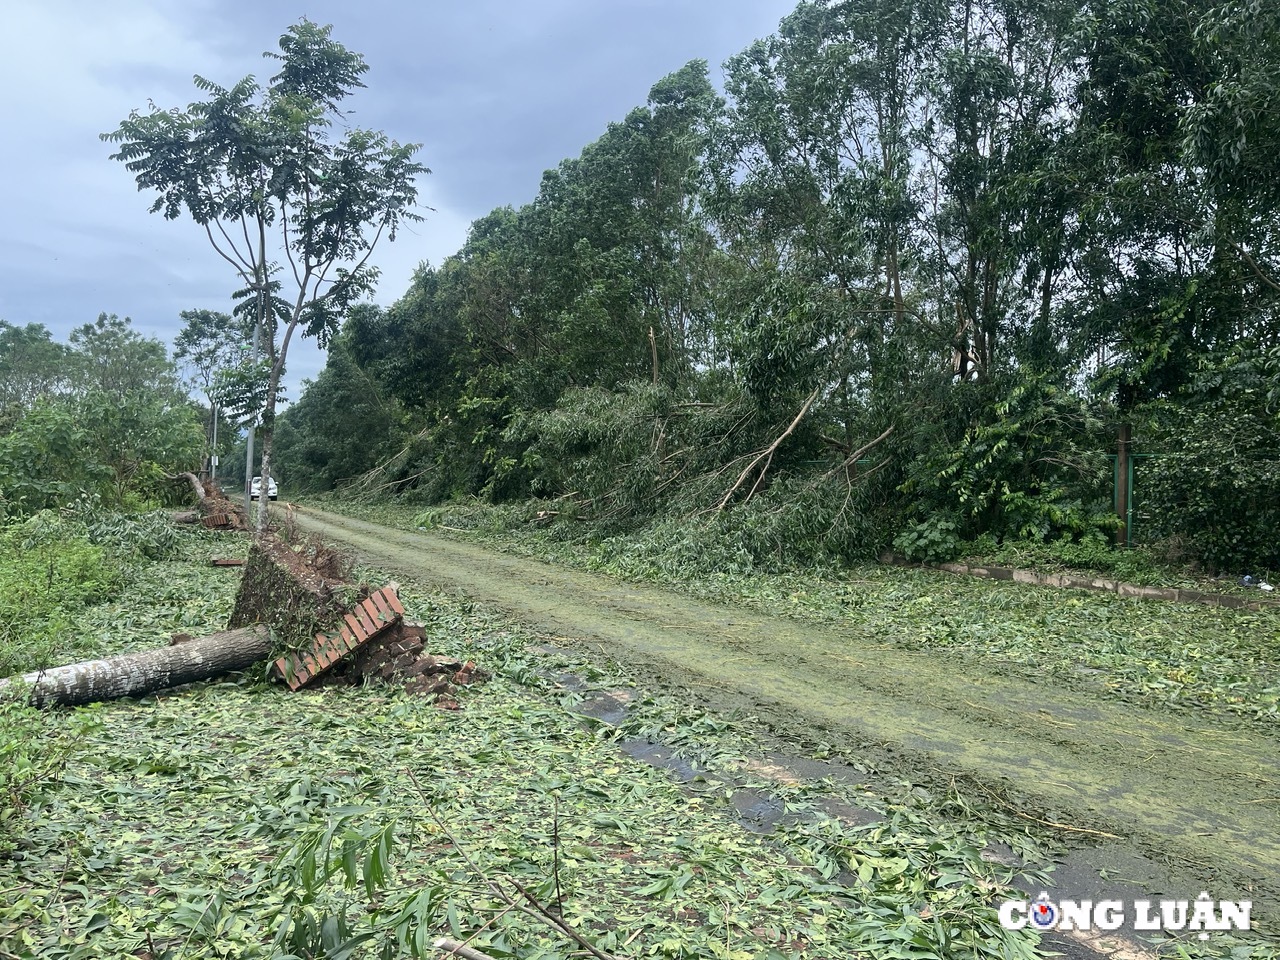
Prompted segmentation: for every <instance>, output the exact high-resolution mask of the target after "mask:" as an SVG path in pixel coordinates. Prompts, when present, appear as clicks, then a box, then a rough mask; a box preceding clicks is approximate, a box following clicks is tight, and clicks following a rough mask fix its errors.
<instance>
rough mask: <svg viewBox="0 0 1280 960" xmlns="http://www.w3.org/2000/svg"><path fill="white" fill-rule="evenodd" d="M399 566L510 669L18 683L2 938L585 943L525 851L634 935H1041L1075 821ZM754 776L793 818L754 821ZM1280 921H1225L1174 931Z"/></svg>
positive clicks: (114, 942) (148, 586)
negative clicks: (738, 710) (871, 757)
mask: <svg viewBox="0 0 1280 960" xmlns="http://www.w3.org/2000/svg"><path fill="white" fill-rule="evenodd" d="M240 542H241V543H243V541H240ZM229 546H230V543H229V541H228V540H227V539H226V538H225V537H224V538H217V537H214V536H213V535H210V534H204V533H199V532H196V531H192V530H186V531H183V533H182V534H181V535H180V537H179V542H178V543H177V545H176V547H175V549H174V550H173V552H171V553H170V554H169V556H168V559H149V560H145V561H142V562H140V563H139V565H138V566H137V567H136V568H135V570H134V572H133V575H132V576H131V577H129V578H127V579H126V580H122V581H121V585H120V586H119V587H118V588H117V589H116V590H115V591H114V592H113V594H112V595H111V596H110V598H109V599H107V600H105V601H104V602H101V603H97V604H93V605H90V606H87V607H83V608H81V609H80V610H79V611H78V612H77V614H76V615H75V616H73V617H71V618H70V629H71V636H74V637H80V636H82V635H88V634H98V635H99V636H100V640H99V641H98V645H97V646H93V647H91V648H90V647H84V648H82V652H89V651H90V650H92V652H104V653H105V652H119V651H120V650H122V649H128V648H130V647H137V646H149V645H153V644H154V643H155V642H156V638H158V637H161V636H163V635H165V634H167V633H168V632H172V631H178V630H185V631H194V632H201V631H204V630H208V629H212V628H213V627H215V626H216V625H218V624H219V623H220V622H221V621H224V620H225V617H226V615H227V613H228V611H229V609H230V606H231V602H232V596H233V593H234V589H235V584H236V580H237V574H236V572H235V571H234V570H227V569H215V568H212V567H210V566H209V565H208V558H209V556H211V555H215V554H216V555H219V556H225V555H228V554H229V553H232V552H233V551H231V550H229ZM362 576H364V577H365V578H367V579H370V580H372V581H376V580H379V579H381V577H380V575H378V574H377V573H376V572H373V571H365V572H363V574H362ZM402 595H403V598H404V602H405V605H406V609H407V610H408V612H409V613H410V615H412V616H414V617H416V618H417V619H420V620H421V621H423V622H424V623H425V624H426V625H427V628H428V635H429V637H430V639H431V643H430V645H431V646H432V647H433V648H436V649H442V650H447V651H448V652H450V653H453V654H455V655H458V656H468V657H475V658H476V659H478V660H479V661H481V662H482V663H484V664H485V665H486V666H487V667H488V668H489V669H491V670H492V671H493V673H494V675H495V676H494V679H493V680H492V681H490V682H489V683H488V684H486V685H484V686H483V687H478V688H473V689H472V690H471V691H469V693H468V696H467V697H466V698H465V702H464V703H463V710H462V711H461V712H458V713H452V712H449V711H442V710H438V709H435V708H433V707H431V706H429V705H427V704H426V703H425V702H424V701H422V700H421V699H418V698H415V697H413V696H410V695H407V694H405V693H403V692H399V691H396V690H393V689H387V688H377V687H366V688H328V689H323V690H320V691H316V692H312V693H304V694H289V693H287V692H285V691H283V690H282V689H281V688H279V687H277V686H275V685H269V684H266V683H264V682H263V680H262V679H261V678H259V677H257V676H240V677H232V678H230V679H229V680H228V681H224V682H221V683H211V684H202V685H198V686H195V687H192V688H188V689H185V690H178V691H173V692H171V693H165V694H163V695H159V696H156V697H148V698H144V699H142V700H139V701H125V702H117V703H107V704H98V705H94V706H91V707H86V708H80V709H77V710H65V711H51V712H43V713H42V712H36V711H32V710H28V709H26V708H21V707H14V706H6V707H5V711H6V712H5V714H4V715H3V716H4V718H5V722H6V723H7V724H9V726H8V727H6V728H5V731H4V732H5V736H11V735H12V734H11V731H12V729H13V726H14V720H20V722H21V723H22V724H25V725H26V731H27V733H28V734H32V735H34V736H35V737H37V739H34V740H28V741H27V743H28V744H29V745H34V747H35V749H34V750H31V749H30V746H29V748H28V753H27V756H28V757H32V756H34V757H35V758H36V759H37V760H38V761H39V763H41V764H43V765H44V767H43V768H42V770H41V771H40V772H41V775H40V776H39V777H38V778H37V779H34V780H33V779H31V777H30V776H29V777H28V780H29V782H27V783H25V784H24V785H23V788H22V789H23V792H22V794H21V802H20V803H19V804H17V805H16V806H15V807H14V808H13V812H12V813H11V815H10V816H9V818H8V821H9V822H7V823H6V824H5V825H4V826H5V833H4V839H5V843H4V845H3V847H2V848H0V889H3V890H4V891H5V897H4V898H3V900H2V901H0V956H4V957H6V958H8V957H22V958H28V957H31V958H46V957H64V958H74V957H83V958H89V957H93V958H114V957H121V958H123V957H131V956H143V955H145V956H150V957H153V958H161V957H168V958H178V957H182V956H194V955H200V956H211V957H264V958H265V957H287V956H294V957H299V958H305V957H320V956H325V957H343V956H352V957H359V956H369V957H373V956H383V957H392V956H431V955H433V952H432V951H431V950H430V949H429V946H430V944H431V943H432V942H433V941H434V939H435V938H436V937H437V936H438V935H440V934H441V933H446V934H451V935H453V936H455V937H456V938H458V939H468V938H472V937H474V939H473V940H472V942H473V943H474V944H475V945H476V946H477V947H479V948H481V949H484V950H486V951H488V952H490V953H491V954H492V955H493V956H497V957H503V956H510V957H520V958H526V960H528V958H535V957H543V958H563V957H566V956H568V955H570V953H571V952H572V951H573V950H575V949H577V948H578V946H577V945H576V944H570V943H568V942H566V941H564V940H563V939H562V938H557V937H555V936H553V935H552V934H551V932H550V931H549V929H548V928H547V927H546V926H545V925H542V924H538V923H534V922H532V921H531V920H530V919H529V918H528V917H527V916H526V915H524V914H521V913H519V912H518V911H514V910H511V909H509V906H508V904H506V903H505V902H503V900H502V898H501V897H500V896H499V895H498V893H496V892H495V890H494V888H493V886H492V884H495V883H496V884H498V885H499V887H500V888H501V889H504V890H506V891H508V892H510V893H514V891H515V887H514V886H512V881H516V882H519V883H520V884H521V885H523V886H524V887H525V888H526V889H528V890H529V891H530V892H531V893H532V894H533V895H534V897H535V898H536V899H537V900H538V901H539V902H541V903H543V904H546V905H555V906H556V907H557V909H558V910H559V911H560V915H562V916H564V917H565V918H568V919H569V920H570V921H571V922H572V923H573V925H574V926H575V928H576V929H578V930H579V931H580V932H581V933H583V934H584V935H586V936H588V937H589V938H590V939H591V940H592V942H593V944H594V945H596V946H597V947H598V948H600V949H602V950H606V951H609V952H611V953H615V954H617V955H619V956H648V957H665V958H688V960H692V958H695V957H699V958H701V957H720V958H726V960H734V958H740V960H785V958H793V957H818V956H823V957H826V956H830V957H835V956H840V957H852V956H874V957H892V956H898V957H921V958H924V957H937V956H951V955H954V956H969V957H993V958H994V957H1004V958H1010V957H1014V958H1016V957H1027V958H1030V957H1032V956H1034V952H1033V951H1034V950H1035V946H1036V938H1035V936H1034V934H1030V933H1026V932H1023V933H1010V932H1006V931H1003V930H1001V929H1000V928H999V926H998V924H997V922H996V919H995V913H994V907H993V904H994V903H995V902H996V901H998V900H999V899H1000V898H1001V897H1002V896H1003V895H1004V894H1005V892H1006V891H1007V890H1008V889H1009V887H1008V884H1009V883H1010V882H1011V881H1012V880H1013V878H1014V875H1015V874H1016V873H1018V872H1025V871H1031V872H1032V873H1033V874H1035V873H1037V872H1038V871H1040V870H1041V869H1042V868H1043V865H1044V864H1046V863H1047V861H1048V858H1049V856H1050V855H1051V854H1052V853H1053V852H1054V851H1055V850H1056V849H1057V843H1058V841H1056V840H1055V839H1053V837H1051V836H1049V835H1048V834H1044V833H1042V832H1041V831H1040V828H1038V827H1036V826H1035V825H1034V824H1029V823H1028V822H1027V821H1025V820H1022V819H1019V818H1016V817H1012V816H1010V815H1009V814H1008V813H1007V812H1006V811H1003V810H996V809H993V808H991V807H990V805H989V804H988V803H987V802H986V798H985V797H984V796H982V795H980V794H979V795H973V794H969V793H967V792H966V791H965V790H964V789H963V788H953V789H952V790H950V791H938V792H934V791H930V790H926V789H924V788H922V787H919V786H917V785H913V784H911V783H908V782H903V781H899V780H896V779H894V777H893V775H892V774H885V773H873V772H868V773H866V774H865V776H864V777H859V778H857V779H855V780H852V781H851V780H848V779H840V780H836V779H830V780H820V779H807V778H804V777H798V776H791V775H789V774H785V773H784V774H783V775H781V776H780V775H779V773H778V770H777V768H776V766H775V765H774V764H773V763H772V762H771V761H770V758H769V755H768V752H767V751H768V749H769V744H768V742H767V741H763V742H762V741H761V738H760V735H759V731H758V730H756V728H755V726H754V724H753V721H752V718H750V717H722V716H716V715H711V714H707V713H705V712H704V711H703V710H702V709H700V708H699V707H698V706H697V704H696V703H693V702H690V700H689V698H688V697H686V696H685V695H684V694H683V693H681V692H680V691H670V692H664V691H661V690H645V689H640V688H637V687H636V686H635V684H634V681H633V680H632V679H631V678H629V677H627V676H624V675H622V674H620V673H617V672H615V671H613V670H612V669H611V668H610V667H609V666H608V665H607V664H598V663H593V662H591V661H587V660H583V659H579V658H578V657H577V656H576V655H574V654H573V653H571V652H567V651H563V650H561V651H559V652H555V651H552V650H549V649H548V648H547V647H546V644H547V643H548V638H542V637H538V636H535V635H530V634H529V633H528V632H527V631H526V630H525V629H524V628H522V627H521V626H520V625H518V624H515V623H512V622H509V621H506V620H504V619H502V618H501V617H500V616H497V615H495V614H493V613H490V612H488V611H486V610H483V609H479V608H477V607H475V606H474V605H473V604H472V603H471V602H470V601H468V600H466V599H465V598H459V597H452V596H447V595H440V594H433V593H425V592H421V591H419V590H418V589H416V588H414V587H413V585H412V584H409V585H406V586H405V587H404V589H403V590H402ZM551 642H554V641H551ZM604 692H607V693H609V694H611V695H613V696H616V697H618V698H620V702H626V703H627V705H628V709H627V710H626V711H625V713H624V714H623V715H622V717H621V718H620V719H614V720H613V721H612V722H606V721H603V720H597V719H592V717H591V715H590V713H588V714H586V715H579V714H577V713H576V712H575V710H576V708H577V707H578V705H579V704H580V703H581V702H582V699H583V698H584V697H588V698H590V697H592V696H596V695H599V694H600V693H604ZM3 742H5V741H4V740H3V739H2V738H0V743H3ZM646 742H652V743H659V744H662V745H664V746H665V748H666V749H668V750H670V751H671V753H672V754H673V755H674V756H675V757H677V758H679V759H678V760H677V761H673V762H672V763H671V764H668V765H667V766H669V767H671V768H672V769H675V770H679V771H682V774H681V779H683V780H684V781H685V782H684V783H683V784H681V783H679V782H677V780H676V779H674V778H673V775H672V774H671V773H669V772H668V771H667V769H665V768H664V767H663V766H662V765H661V764H660V765H659V766H656V767H655V766H651V765H649V764H646V763H642V762H640V761H638V760H635V759H632V757H631V756H630V755H629V754H628V753H627V751H626V750H625V749H623V748H625V747H627V745H628V744H642V743H646ZM811 749H813V750H815V751H816V753H817V755H819V756H824V755H825V752H824V748H822V747H821V745H816V746H814V747H812V748H811ZM10 756H11V757H12V754H10ZM4 769H18V770H21V769H23V768H22V765H21V762H19V763H16V764H7V765H6V766H5V768H4ZM742 792H745V793H746V794H748V795H749V796H750V797H751V798H752V799H753V802H754V801H760V800H763V802H765V803H766V804H767V805H768V806H769V808H770V809H772V810H775V811H776V813H777V815H778V816H780V817H781V819H780V820H779V821H778V822H777V824H776V825H775V826H773V827H772V828H766V829H765V830H764V832H760V831H759V830H758V829H757V830H755V831H753V830H749V829H746V824H744V822H743V821H742V820H740V819H739V814H738V812H737V809H736V808H735V806H734V805H733V799H734V797H735V796H736V795H737V794H739V793H742ZM833 804H834V806H833ZM1001 850H1003V851H1004V853H1002V854H999V855H993V851H1001ZM1010 851H1012V854H1011V853H1010ZM1011 855H1012V857H1013V859H1014V860H1015V861H1016V862H1017V863H1018V864H1019V866H1017V867H1013V866H1008V865H1006V863H1005V862H1003V861H1008V860H1009V858H1010V856H1011ZM1039 879H1040V880H1042V881H1045V882H1048V879H1049V878H1048V877H1046V876H1044V875H1041V876H1040V878H1039ZM1166 949H1172V947H1170V946H1168V945H1167V946H1166ZM1265 951H1266V945H1265V943H1263V942H1262V941H1250V940H1247V939H1234V938H1222V937H1219V938H1215V940H1214V941H1213V942H1212V943H1209V944H1201V943H1199V942H1198V941H1194V940H1189V941H1187V942H1186V943H1185V944H1183V945H1180V946H1178V948H1177V950H1175V953H1178V952H1181V953H1182V955H1187V956H1197V957H1199V956H1204V957H1210V956H1214V957H1217V956H1221V957H1225V956H1228V955H1230V956H1232V957H1238V958H1250V957H1263V956H1267V955H1268V954H1267V953H1266V952H1265Z"/></svg>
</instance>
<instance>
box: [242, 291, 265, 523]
mask: <svg viewBox="0 0 1280 960" xmlns="http://www.w3.org/2000/svg"><path fill="white" fill-rule="evenodd" d="M261 329H262V313H261V311H259V313H258V319H257V320H255V321H254V323H253V353H252V354H251V356H250V361H251V362H252V363H257V362H258V331H259V330H261ZM256 419H257V415H256V414H255V415H254V420H256ZM254 420H250V421H249V443H248V446H247V448H246V453H245V460H244V515H245V516H246V517H249V518H250V519H252V518H253V514H252V512H251V509H252V503H253V498H252V497H250V495H249V489H250V488H251V487H252V486H253V424H254ZM258 505H259V507H261V505H262V491H261V490H259V491H258Z"/></svg>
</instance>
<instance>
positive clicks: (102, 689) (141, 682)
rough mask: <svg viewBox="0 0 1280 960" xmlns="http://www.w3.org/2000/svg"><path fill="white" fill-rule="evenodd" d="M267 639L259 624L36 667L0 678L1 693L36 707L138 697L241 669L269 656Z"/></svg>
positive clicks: (267, 634) (269, 632)
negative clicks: (18, 694)
mask: <svg viewBox="0 0 1280 960" xmlns="http://www.w3.org/2000/svg"><path fill="white" fill-rule="evenodd" d="M271 642H272V641H271V630H270V628H269V627H267V626H265V625H263V624H257V625H255V626H251V627H242V628H241V629H239V630H225V631H223V632H222V633H215V634H212V635H210V636H207V637H200V638H199V639H196V640H192V641H191V642H190V643H184V644H181V645H179V646H174V647H163V648H161V649H159V650H144V651H143V652H141V653H127V654H124V655H123V656H119V657H111V658H110V659H107V660H86V661H84V662H83V663H73V664H70V665H69V666H65V667H53V668H51V669H48V670H38V671H35V672H34V673H28V674H25V675H24V676H22V677H21V678H19V680H20V681H21V683H15V682H14V681H13V680H12V679H9V680H0V698H4V697H6V696H11V695H13V694H14V693H16V692H21V693H22V694H23V695H24V696H27V697H28V698H29V700H30V702H31V703H33V704H34V705H36V706H44V705H46V704H50V703H56V704H60V705H62V706H76V705H78V704H82V703H94V702H96V701H98V700H114V699H117V698H119V697H136V696H141V695H143V694H147V693H153V692H155V691H156V690H164V689H165V688H167V687H176V686H178V685H179V684H183V683H194V682H196V681H198V680H209V679H211V678H213V677H217V676H220V675H221V674H224V673H230V672H232V671H233V670H244V669H245V668H246V667H250V666H252V665H253V664H255V663H258V662H259V661H261V660H266V659H267V657H269V656H270V655H271ZM27 685H29V688H28V686H27Z"/></svg>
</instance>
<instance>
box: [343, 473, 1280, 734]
mask: <svg viewBox="0 0 1280 960" xmlns="http://www.w3.org/2000/svg"><path fill="white" fill-rule="evenodd" d="M323 508H324V509H326V510H332V511H334V512H336V513H343V514H347V515H349V516H360V517H363V518H365V519H370V520H375V521H376V522H379V523H385V524H388V525H391V526H395V527H398V528H400V529H403V530H414V529H418V528H420V527H421V526H423V525H424V524H426V525H428V526H430V527H432V528H435V529H440V528H442V527H443V528H447V532H448V533H449V535H450V536H455V537H460V538H463V539H470V540H477V541H482V542H484V543H487V544H489V545H491V546H495V547H498V548H500V549H505V550H510V551H512V552H516V553H519V554H521V555H525V556H531V557H536V558H539V559H543V560H546V561H549V562H553V563H557V564H564V565H567V566H571V567H577V568H579V569H587V570H594V571H598V572H602V573H607V574H610V575H612V576H615V577H618V578H619V579H622V580H630V581H640V582H650V583H658V584H663V585H666V586H670V587H673V588H675V589H678V590H680V591H681V592H683V593H685V594H688V595H690V596H693V597H695V598H697V599H699V600H707V601H712V602H718V603H726V604H740V605H745V606H747V607H750V608H753V609H756V610H759V611H760V612H762V613H767V614H771V615H775V616H787V617H791V618H794V619H798V620H801V621H807V622H813V623H824V624H838V625H839V627H840V629H841V630H842V631H845V632H847V633H849V634H850V635H851V636H856V637H862V638H865V639H867V640H870V641H874V642H886V643H894V644H898V645H901V646H903V647H904V648H907V649H924V650H937V651H940V652H943V653H945V654H946V655H950V656H957V657H963V658H969V659H976V660H981V661H984V662H987V663H989V664H990V668H991V669H993V670H999V671H1002V672H1006V673H1015V674H1019V673H1021V674H1025V675H1028V676H1036V677H1052V678H1053V679H1054V680H1056V681H1058V682H1060V683H1064V684H1067V685H1071V686H1081V687H1087V688H1089V689H1092V690H1097V691H1098V692H1100V693H1101V694H1103V695H1104V696H1107V697H1112V698H1116V699H1122V700H1126V701H1132V702H1135V703H1142V704H1147V705H1150V706H1153V707H1158V708H1161V709H1163V708H1172V709H1176V710H1191V711H1194V712H1198V713H1201V714H1206V715H1210V716H1215V717H1221V718H1224V719H1230V720H1239V721H1245V722H1248V723H1251V724H1256V725H1258V726H1260V727H1262V728H1264V729H1267V730H1271V731H1276V730H1277V729H1280V726H1277V725H1280V606H1277V607H1275V608H1269V609H1264V610H1261V611H1246V610H1232V609H1225V608H1216V607H1209V606H1203V605H1199V604H1189V603H1169V602H1161V601H1152V600H1138V599H1130V598H1123V597H1118V596H1114V595H1109V594H1098V593H1088V592H1084V591H1079V590H1069V589H1058V588H1053V587H1040V586H1033V585H1030V584H1023V583H1012V582H1007V581H993V580H980V579H976V578H969V577H962V576H956V575H953V574H948V573H942V572H939V571H933V570H925V569H909V568H902V567H885V566H878V565H861V566H853V567H849V568H848V569H845V570H841V571H835V572H831V571H823V572H818V571H808V572H804V571H797V572H790V573H769V572H761V571H757V570H743V569H735V568H734V566H733V564H731V563H729V562H725V563H722V564H713V563H708V562H707V561H706V559H705V557H706V554H707V551H705V550H703V551H702V552H699V549H695V547H694V546H693V545H691V544H686V543H684V541H681V540H678V539H677V540H674V541H673V540H669V539H663V538H662V537H659V536H658V535H656V534H655V536H654V537H653V538H651V539H649V540H645V539H643V538H640V537H628V538H621V537H619V538H613V539H604V540H599V539H591V538H587V539H580V538H577V539H575V538H574V535H573V532H572V529H571V528H570V529H568V530H564V529H557V528H554V527H553V528H550V529H546V528H542V527H537V526H530V525H529V524H528V523H527V522H525V521H526V519H527V518H525V517H524V516H523V513H518V514H513V513H512V511H511V510H506V511H504V510H503V509H501V508H484V507H481V506H480V505H475V506H465V505H464V506H459V507H457V508H441V509H437V510H434V511H427V512H426V513H424V512H423V511H421V510H418V509H414V508H411V507H402V506H395V505H390V504H378V505H372V506H371V505H368V504H355V503H349V502H344V501H342V500H338V499H325V500H324V501H323ZM523 512H524V513H527V512H528V510H527V509H526V510H524V511H523ZM687 535H688V536H689V537H696V536H698V535H699V534H698V531H696V530H692V529H690V530H689V531H688V533H687ZM711 553H714V551H711ZM691 557H692V558H693V559H689V558H691Z"/></svg>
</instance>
